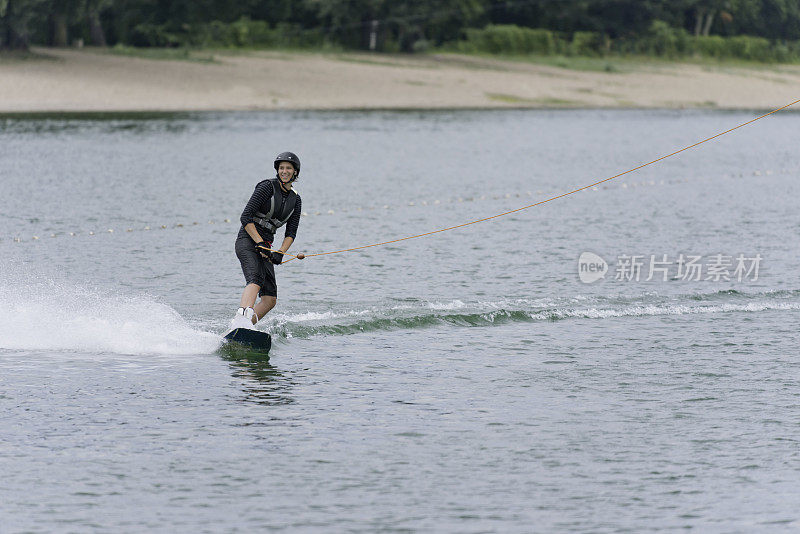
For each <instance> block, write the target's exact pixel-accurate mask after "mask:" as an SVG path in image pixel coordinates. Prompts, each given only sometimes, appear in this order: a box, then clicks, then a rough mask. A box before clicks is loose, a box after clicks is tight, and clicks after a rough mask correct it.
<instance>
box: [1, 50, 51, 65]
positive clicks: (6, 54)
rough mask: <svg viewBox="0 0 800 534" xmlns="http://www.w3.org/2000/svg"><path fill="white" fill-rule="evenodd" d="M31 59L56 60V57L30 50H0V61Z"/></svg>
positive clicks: (10, 61) (9, 61)
mask: <svg viewBox="0 0 800 534" xmlns="http://www.w3.org/2000/svg"><path fill="white" fill-rule="evenodd" d="M31 60H43V61H57V58H54V57H53V56H49V55H47V54H42V53H40V52H34V51H32V50H0V63H12V62H16V61H31Z"/></svg>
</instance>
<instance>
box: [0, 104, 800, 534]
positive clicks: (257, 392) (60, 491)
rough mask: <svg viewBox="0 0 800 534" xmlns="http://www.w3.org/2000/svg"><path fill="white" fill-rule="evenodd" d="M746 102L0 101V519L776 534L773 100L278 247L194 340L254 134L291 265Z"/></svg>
mask: <svg viewBox="0 0 800 534" xmlns="http://www.w3.org/2000/svg"><path fill="white" fill-rule="evenodd" d="M757 115H758V113H755V112H753V113H747V112H723V111H591V110H574V111H518V110H509V111H457V112H456V111H452V112H451V111H441V112H285V113H282V112H281V113H220V114H213V113H211V114H164V115H158V114H155V115H148V114H142V115H49V116H3V117H0V147H1V148H0V182H1V183H2V196H1V197H0V408H1V409H0V474H1V475H2V484H0V502H2V505H1V506H0V524H2V525H3V526H2V527H0V530H2V531H3V532H91V531H123V532H133V531H139V532H141V531H156V532H158V531H161V532H237V531H239V532H253V531H263V530H268V529H273V530H283V531H289V532H293V531H304V532H305V531H317V532H415V531H423V532H430V531H436V532H552V531H560V532H642V531H659V530H675V529H685V528H696V529H698V530H700V531H703V532H754V531H764V532H767V531H769V532H772V531H775V530H786V531H789V530H795V529H797V528H798V526H800V512H798V510H800V508H798V506H797V503H798V502H800V425H798V412H799V411H800V359H799V358H798V356H799V355H800V350H799V349H798V347H800V329H799V328H798V317H799V315H798V310H800V283H799V282H798V274H797V273H798V268H799V267H800V265H799V264H798V251H799V250H798V234H800V217H798V197H800V161H799V160H798V156H797V139H798V138H799V137H798V136H799V134H800V115H797V114H792V113H783V114H779V115H775V116H771V117H769V118H766V119H764V120H761V121H759V122H757V123H755V124H752V125H750V126H748V127H746V128H743V129H740V130H737V131H736V132H733V133H731V134H729V135H726V136H724V137H722V138H719V139H717V140H715V141H712V142H709V143H706V144H704V145H702V146H701V147H698V148H696V149H693V150H691V151H687V152H684V153H682V154H680V155H679V156H676V157H674V158H671V159H668V160H665V161H663V162H660V163H658V164H655V165H652V166H650V167H647V168H645V169H642V170H640V171H637V172H636V173H633V174H630V175H626V176H623V177H620V178H618V179H616V180H613V181H611V182H608V183H606V184H602V185H600V186H597V188H596V190H589V191H584V192H580V193H577V194H575V195H571V196H568V197H565V198H561V199H558V200H555V201H553V202H549V203H547V204H544V205H541V206H537V207H534V208H531V209H529V210H525V211H520V212H517V213H514V214H512V215H508V216H505V217H501V218H498V219H494V220H491V221H487V222H484V223H481V224H476V225H472V226H467V227H464V228H460V229H456V230H452V231H449V232H443V233H439V234H435V235H433V236H429V237H425V238H420V239H414V240H410V241H403V242H399V243H394V244H391V245H386V246H381V247H374V248H368V249H365V250H362V251H358V252H349V253H341V254H335V255H327V256H317V257H311V258H308V259H306V260H304V261H292V262H289V263H287V264H285V265H283V266H281V267H279V268H277V269H276V271H277V276H278V293H279V300H278V307H277V308H276V309H275V310H274V311H273V312H272V313H271V314H270V315H268V316H267V317H266V318H265V319H264V320H263V321H262V322H261V323H260V324H259V328H260V329H262V330H265V331H268V332H270V333H272V334H273V339H274V347H273V349H272V352H271V354H270V358H269V359H268V360H266V359H263V358H255V357H249V358H248V357H247V356H245V355H241V354H239V355H236V354H230V353H225V352H220V351H219V350H218V348H219V346H220V340H221V337H220V336H221V335H222V334H224V333H225V329H226V326H227V324H228V321H229V320H230V318H231V317H232V314H233V311H234V310H235V308H236V306H237V305H238V299H239V295H240V293H241V289H242V287H243V278H242V275H241V271H240V268H239V264H238V261H237V259H236V256H235V253H234V248H233V246H234V239H235V236H236V233H237V231H238V228H239V223H238V218H239V215H240V213H241V210H242V208H243V207H244V204H245V202H246V201H247V199H248V198H249V195H250V193H251V192H252V189H253V186H254V185H255V183H257V182H258V181H259V180H260V179H263V178H265V177H269V176H271V175H272V174H273V173H272V158H273V157H274V155H275V154H277V153H278V152H280V151H284V150H292V151H294V152H296V153H298V154H299V156H300V158H301V160H302V163H303V166H302V172H301V173H300V179H299V180H298V182H297V189H298V190H299V192H300V193H301V195H302V199H303V210H304V212H306V214H305V216H304V217H303V218H302V220H301V223H300V229H299V232H298V239H297V241H296V242H295V245H294V246H293V248H292V252H300V251H302V252H306V253H318V252H325V251H331V250H338V249H343V248H349V247H354V246H360V245H365V244H370V243H376V242H381V241H386V240H390V239H395V238H399V237H403V236H408V235H414V234H420V233H423V232H428V231H431V230H435V229H438V228H442V227H448V226H453V225H458V224H461V223H464V222H467V221H470V220H474V219H479V218H483V217H488V216H491V215H495V214H498V213H501V212H505V211H508V210H512V209H515V208H519V207H521V206H525V205H528V204H531V203H534V202H537V201H540V200H543V199H546V198H549V197H552V196H555V195H558V194H561V193H563V192H565V191H569V190H572V189H575V188H578V187H583V186H585V185H587V184H590V183H593V182H596V181H598V180H601V179H604V178H606V177H609V176H612V175H614V174H617V173H618V172H622V171H624V170H627V169H630V168H632V167H635V166H637V165H639V164H642V163H645V162H647V161H650V160H652V159H655V158H656V157H660V156H662V155H665V154H667V153H669V152H672V151H673V150H676V149H679V148H682V147H684V146H687V145H689V144H692V143H694V142H696V141H699V140H701V139H703V138H706V137H708V136H710V135H713V134H716V133H718V132H720V131H723V130H726V129H728V128H730V127H733V126H735V125H737V124H740V123H742V122H745V121H746V120H749V119H751V118H753V117H755V116H757ZM226 221H228V222H226ZM280 235H282V234H280ZM584 253H591V255H588V254H586V255H583V254H584ZM582 255H583V260H584V261H583V264H584V270H583V273H582V275H583V277H584V279H588V277H590V276H591V275H593V274H594V273H595V272H596V271H592V269H601V270H602V268H603V266H604V265H605V267H606V269H607V272H606V273H605V275H604V277H603V278H601V279H599V280H596V281H594V282H591V283H585V282H583V281H582V280H581V273H579V258H581V257H582ZM651 268H652V272H651ZM637 278H638V279H637Z"/></svg>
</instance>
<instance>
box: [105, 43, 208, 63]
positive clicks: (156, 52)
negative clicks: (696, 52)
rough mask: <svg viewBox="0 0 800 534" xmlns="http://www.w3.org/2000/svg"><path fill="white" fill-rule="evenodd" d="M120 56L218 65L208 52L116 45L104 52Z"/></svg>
mask: <svg viewBox="0 0 800 534" xmlns="http://www.w3.org/2000/svg"><path fill="white" fill-rule="evenodd" d="M103 51H104V52H105V53H108V54H115V55H118V56H129V57H138V58H143V59H157V60H163V61H193V62H198V63H217V62H218V61H217V60H216V58H215V57H214V54H213V53H210V52H209V51H207V50H194V49H189V48H136V47H133V46H123V45H115V46H112V47H111V48H107V49H104V50H103Z"/></svg>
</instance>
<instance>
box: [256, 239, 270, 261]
mask: <svg viewBox="0 0 800 534" xmlns="http://www.w3.org/2000/svg"><path fill="white" fill-rule="evenodd" d="M271 245H272V243H270V242H268V241H259V242H258V243H256V252H259V253H261V254H264V255H265V256H267V257H269V255H270V252H271V251H270V246H271Z"/></svg>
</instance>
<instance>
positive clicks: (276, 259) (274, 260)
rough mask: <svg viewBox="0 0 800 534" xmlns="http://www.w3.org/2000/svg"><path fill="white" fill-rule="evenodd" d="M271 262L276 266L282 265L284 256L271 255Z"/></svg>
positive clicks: (274, 253)
mask: <svg viewBox="0 0 800 534" xmlns="http://www.w3.org/2000/svg"><path fill="white" fill-rule="evenodd" d="M269 261H271V262H272V263H274V264H275V265H280V264H281V262H282V261H283V254H281V253H280V252H273V253H271V254H270V255H269Z"/></svg>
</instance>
